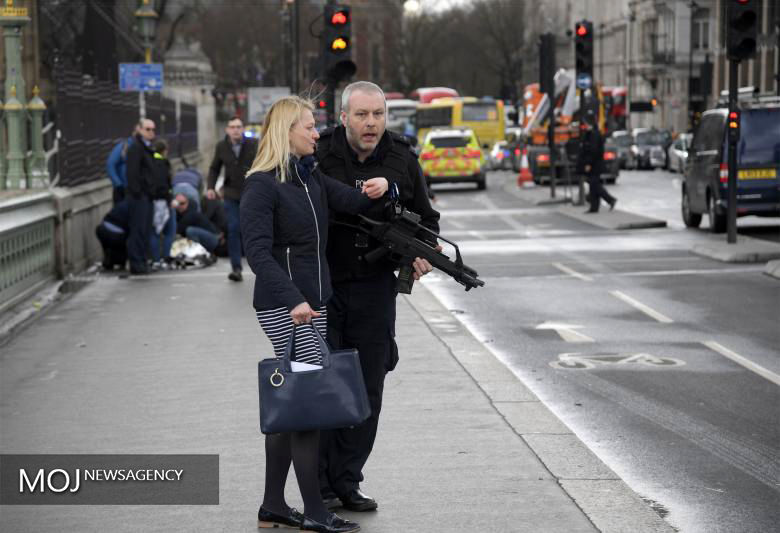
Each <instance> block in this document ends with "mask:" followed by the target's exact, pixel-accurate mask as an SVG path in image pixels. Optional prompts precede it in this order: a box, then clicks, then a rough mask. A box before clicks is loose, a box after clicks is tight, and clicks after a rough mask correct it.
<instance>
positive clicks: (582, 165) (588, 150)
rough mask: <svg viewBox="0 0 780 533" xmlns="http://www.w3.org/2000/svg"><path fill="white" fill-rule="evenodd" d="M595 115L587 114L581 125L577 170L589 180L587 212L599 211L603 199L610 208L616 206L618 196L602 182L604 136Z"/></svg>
mask: <svg viewBox="0 0 780 533" xmlns="http://www.w3.org/2000/svg"><path fill="white" fill-rule="evenodd" d="M593 122H595V117H594V115H593V113H591V114H589V115H586V117H585V120H584V121H583V123H582V125H581V126H580V134H581V135H582V144H581V145H580V153H579V157H578V158H577V172H578V173H579V174H580V175H582V174H584V175H585V176H586V177H587V180H588V201H589V202H590V207H589V208H588V210H587V211H585V212H586V213H598V212H599V205H600V204H601V200H602V199H603V200H604V201H605V202H607V203H608V204H609V210H610V211H612V210H613V209H614V208H615V202H617V198H615V197H614V196H612V195H611V194H609V193H608V192H607V190H606V189H605V188H604V185H603V184H602V183H601V174H602V173H603V172H604V137H602V136H601V132H600V131H599V128H598V127H594V125H593Z"/></svg>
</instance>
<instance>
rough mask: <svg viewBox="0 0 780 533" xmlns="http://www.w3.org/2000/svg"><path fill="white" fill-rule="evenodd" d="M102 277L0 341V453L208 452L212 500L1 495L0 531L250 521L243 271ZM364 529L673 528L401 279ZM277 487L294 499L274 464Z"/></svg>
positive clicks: (248, 289) (252, 332)
mask: <svg viewBox="0 0 780 533" xmlns="http://www.w3.org/2000/svg"><path fill="white" fill-rule="evenodd" d="M226 274H227V264H226V262H224V261H220V263H219V264H218V265H217V266H215V267H211V268H208V269H203V270H195V271H185V272H173V273H164V274H156V275H152V276H149V277H144V278H138V279H134V278H131V279H118V278H115V277H101V278H99V279H98V280H97V281H94V282H92V283H88V284H87V285H86V286H85V287H84V288H83V289H81V290H80V291H79V292H77V293H74V294H72V295H70V296H68V297H66V298H65V299H64V300H63V301H61V302H59V303H57V304H56V305H53V306H51V307H50V308H48V310H47V311H46V312H45V313H44V314H43V315H42V316H40V317H39V318H38V319H37V320H36V321H35V322H34V323H32V324H31V325H29V326H28V327H27V328H26V329H25V330H23V331H21V332H18V333H17V334H16V335H15V337H14V338H12V339H11V340H10V341H9V342H8V343H7V344H5V345H3V346H2V347H0V429H1V431H0V452H2V453H165V454H182V453H217V454H219V455H220V504H219V505H218V506H179V507H173V506H145V507H142V506H5V507H2V508H1V509H0V515H1V517H2V518H0V520H2V530H3V531H4V532H28V531H36V532H46V531H79V532H93V531H94V532H98V531H100V532H103V531H133V532H138V531H144V532H146V531H166V532H170V531H187V532H193V531H204V532H213V531H231V532H234V531H254V530H255V529H256V527H255V526H256V523H255V514H256V511H257V506H258V505H259V499H260V497H261V491H262V483H263V465H264V460H263V438H262V436H261V434H260V432H259V427H258V426H259V424H258V402H257V377H256V376H257V373H256V363H257V361H258V360H259V359H261V358H263V357H267V356H268V355H269V354H270V345H269V343H268V341H267V340H266V338H265V337H264V335H263V334H262V331H261V330H260V328H259V326H258V325H257V323H256V321H255V318H254V314H253V309H252V307H251V294H252V284H253V282H254V279H253V276H251V275H247V276H246V278H245V282H244V283H243V284H235V283H231V282H229V281H228V280H227V279H226ZM397 333H398V342H399V348H400V353H401V362H400V363H399V365H398V368H397V369H396V370H395V371H394V372H393V373H391V374H389V375H388V378H387V384H386V391H385V402H384V410H383V414H382V418H381V424H380V432H379V436H378V439H377V444H376V447H375V450H374V453H373V455H372V457H371V459H370V461H369V463H368V465H367V468H366V471H365V474H366V482H365V483H364V485H363V488H364V489H365V491H366V492H367V493H369V494H371V495H373V496H374V497H376V498H377V500H378V501H379V505H380V507H379V511H378V512H375V513H369V514H360V513H349V512H344V513H343V514H344V515H345V516H347V517H349V518H352V519H355V520H358V521H359V522H360V523H361V524H362V526H363V531H371V532H376V533H397V532H402V531H409V532H444V531H447V532H461V531H463V532H468V531H479V532H494V531H495V532H509V531H511V532H526V531H527V532H548V531H549V532H558V531H560V532H579V531H598V530H601V531H610V532H611V531H615V532H617V531H672V529H671V528H670V527H669V526H668V525H667V524H666V522H664V521H663V520H662V519H661V518H660V517H659V516H658V515H656V514H655V513H654V512H652V511H651V510H650V508H649V507H648V506H647V505H645V504H644V502H642V500H640V499H639V498H638V497H637V495H636V494H634V493H633V492H632V491H631V490H630V488H628V487H627V486H626V485H625V483H624V482H623V481H621V480H620V479H619V478H618V477H617V476H616V475H615V474H614V472H612V471H611V470H610V469H609V468H607V467H606V466H605V465H604V464H603V463H601V462H600V461H599V460H598V459H597V458H596V457H595V456H594V455H593V454H592V453H591V452H590V451H589V450H588V449H587V448H586V447H585V446H584V445H583V444H582V442H580V441H579V439H577V437H576V436H575V435H573V434H572V433H571V432H570V430H568V428H567V427H566V426H564V425H563V424H562V423H561V422H560V421H559V420H558V419H557V418H556V417H555V416H554V415H552V413H551V412H550V411H549V410H547V408H546V407H545V406H544V405H543V404H542V403H541V402H540V401H539V400H538V398H536V397H535V396H534V395H533V393H531V391H530V390H529V389H527V388H526V387H525V386H524V385H523V384H522V383H521V382H520V381H519V380H518V379H517V378H516V377H515V376H514V375H513V374H512V373H511V372H510V371H509V370H508V369H507V368H506V367H505V366H504V365H503V364H501V363H500V362H499V361H498V360H497V359H496V358H495V357H494V356H493V355H492V354H491V353H489V352H488V351H487V350H486V349H485V348H484V346H483V345H482V344H481V343H480V342H479V341H477V339H475V338H474V337H473V336H472V335H471V334H470V333H469V332H468V331H467V330H466V329H465V328H464V327H463V326H462V325H461V324H460V322H458V321H457V320H456V319H455V318H454V317H453V315H452V313H450V312H449V311H448V310H447V309H445V308H444V307H443V306H442V305H441V304H440V303H439V302H438V301H437V300H435V299H434V297H433V296H432V295H431V294H430V293H429V292H428V291H427V290H426V289H425V287H424V285H422V284H418V285H417V286H416V287H415V293H414V294H413V295H412V296H411V297H400V298H399V300H398V328H397ZM287 492H288V499H289V503H290V504H292V505H294V506H298V507H299V508H300V506H301V501H300V496H299V495H298V493H297V486H296V483H295V481H294V476H293V474H292V472H291V474H290V478H289V483H288V489H287Z"/></svg>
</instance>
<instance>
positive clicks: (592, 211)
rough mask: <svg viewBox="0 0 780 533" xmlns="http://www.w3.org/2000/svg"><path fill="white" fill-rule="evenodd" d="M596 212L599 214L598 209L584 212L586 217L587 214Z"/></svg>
mask: <svg viewBox="0 0 780 533" xmlns="http://www.w3.org/2000/svg"><path fill="white" fill-rule="evenodd" d="M598 212H599V210H598V209H588V210H587V211H585V214H586V215H587V214H588V213H598Z"/></svg>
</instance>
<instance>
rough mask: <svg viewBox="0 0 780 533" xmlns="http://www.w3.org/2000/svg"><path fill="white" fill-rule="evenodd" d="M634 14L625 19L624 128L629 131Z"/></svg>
mask: <svg viewBox="0 0 780 533" xmlns="http://www.w3.org/2000/svg"><path fill="white" fill-rule="evenodd" d="M633 18H634V15H633V13H629V15H628V20H627V21H626V130H627V131H629V132H631V22H633Z"/></svg>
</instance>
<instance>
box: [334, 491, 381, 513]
mask: <svg viewBox="0 0 780 533" xmlns="http://www.w3.org/2000/svg"><path fill="white" fill-rule="evenodd" d="M339 499H340V500H341V504H342V505H343V506H344V509H348V510H350V511H357V512H362V511H373V510H374V509H376V508H377V507H378V506H377V503H376V500H375V499H374V498H372V497H371V496H368V495H367V494H363V492H362V491H361V490H360V489H352V490H351V491H349V492H348V493H347V494H346V495H344V496H339Z"/></svg>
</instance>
